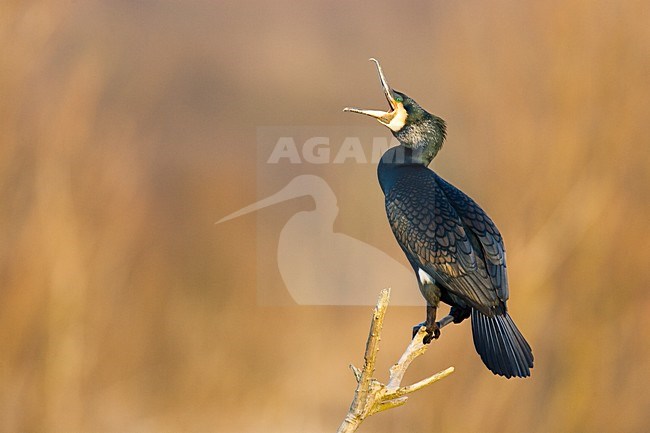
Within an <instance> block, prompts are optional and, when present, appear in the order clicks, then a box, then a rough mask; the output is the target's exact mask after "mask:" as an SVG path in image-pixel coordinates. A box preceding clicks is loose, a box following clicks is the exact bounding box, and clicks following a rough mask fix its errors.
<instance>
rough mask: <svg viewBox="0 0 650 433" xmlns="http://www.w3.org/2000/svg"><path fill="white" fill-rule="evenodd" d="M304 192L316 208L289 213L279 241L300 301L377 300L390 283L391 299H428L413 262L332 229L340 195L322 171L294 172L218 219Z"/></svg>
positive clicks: (285, 276) (284, 272)
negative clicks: (417, 284) (417, 287)
mask: <svg viewBox="0 0 650 433" xmlns="http://www.w3.org/2000/svg"><path fill="white" fill-rule="evenodd" d="M303 196H310V197H312V198H313V200H314V202H315V204H316V206H315V209H313V210H310V211H300V212H298V213H296V214H295V215H293V216H292V217H291V218H289V220H288V221H287V222H286V224H285V225H284V226H283V227H282V229H281V232H280V237H279V242H278V247H277V264H278V270H279V272H280V275H281V277H282V280H283V282H284V284H285V286H286V289H287V291H288V292H289V294H290V295H291V297H292V298H293V300H294V301H295V302H296V303H297V304H299V305H374V304H375V301H376V297H377V290H378V288H381V287H391V288H392V293H393V296H392V299H391V304H393V305H407V306H413V305H424V301H423V300H422V297H421V296H420V295H419V293H418V291H417V290H414V287H413V281H412V274H411V272H412V271H411V270H410V269H409V268H407V267H406V266H404V265H402V264H401V263H400V262H398V261H397V260H395V259H393V258H392V257H391V256H389V255H388V254H386V253H385V252H383V251H382V250H380V249H378V248H376V247H374V246H373V245H370V244H367V243H365V242H363V241H361V240H359V239H355V238H353V237H352V236H348V235H346V234H344V233H337V232H335V231H334V221H335V220H336V217H337V215H338V211H339V209H338V206H337V199H336V195H335V194H334V191H333V190H332V188H331V187H330V186H329V185H328V183H327V182H326V181H325V179H323V178H322V177H319V176H316V175H312V174H307V175H299V176H296V177H294V178H293V179H291V181H289V183H288V184H287V185H286V186H285V187H284V188H282V189H281V190H280V191H278V192H276V193H275V194H273V195H271V196H269V197H266V198H264V199H261V200H259V201H257V202H256V203H253V204H251V205H249V206H246V207H244V208H242V209H240V210H238V211H236V212H234V213H231V214H230V215H227V216H225V217H223V218H222V219H220V220H219V221H217V224H222V223H225V222H226V221H229V220H232V219H234V218H239V217H241V216H244V215H246V214H249V213H251V212H255V211H259V210H261V209H264V208H266V207H268V206H273V205H275V204H279V203H282V202H286V201H288V200H292V199H295V198H298V197H303Z"/></svg>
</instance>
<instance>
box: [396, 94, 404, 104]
mask: <svg viewBox="0 0 650 433" xmlns="http://www.w3.org/2000/svg"><path fill="white" fill-rule="evenodd" d="M395 100H396V101H397V102H404V99H402V97H401V96H399V95H397V96H396V97H395Z"/></svg>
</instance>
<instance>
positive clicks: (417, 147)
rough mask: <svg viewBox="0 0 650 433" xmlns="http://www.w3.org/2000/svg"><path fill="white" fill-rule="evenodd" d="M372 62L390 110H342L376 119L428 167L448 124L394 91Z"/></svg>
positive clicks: (402, 94) (376, 62) (443, 137)
mask: <svg viewBox="0 0 650 433" xmlns="http://www.w3.org/2000/svg"><path fill="white" fill-rule="evenodd" d="M370 60H371V61H373V62H375V64H376V65H377V71H378V72H379V80H380V81H381V85H382V88H383V90H384V95H385V96H386V100H387V101H388V104H389V106H390V111H381V110H362V109H359V108H349V107H348V108H344V109H343V111H347V112H351V113H359V114H365V115H366V116H370V117H374V118H375V119H377V120H378V121H379V123H381V124H382V125H384V126H386V127H388V129H390V130H391V132H392V133H393V135H394V136H395V138H397V140H398V141H399V142H400V143H401V144H402V145H404V146H405V147H407V148H410V149H412V150H413V151H414V152H417V153H418V154H420V155H421V157H422V160H423V162H424V163H425V164H426V165H428V164H429V163H430V162H431V160H432V159H433V158H434V157H435V156H436V154H437V153H438V151H439V150H440V148H441V147H442V143H443V141H444V140H445V136H446V128H445V121H444V120H442V119H441V118H439V117H437V116H434V115H433V114H431V113H429V112H427V111H426V110H425V109H424V108H422V107H421V106H420V105H419V104H418V103H417V102H415V101H414V100H413V99H411V98H410V97H408V96H407V95H405V94H404V93H401V92H398V91H397V90H394V89H392V88H391V87H390V86H389V85H388V82H387V81H386V77H385V76H384V71H383V70H382V68H381V65H380V64H379V62H378V61H377V60H376V59H370Z"/></svg>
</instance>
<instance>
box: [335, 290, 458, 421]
mask: <svg viewBox="0 0 650 433" xmlns="http://www.w3.org/2000/svg"><path fill="white" fill-rule="evenodd" d="M389 299H390V289H389V288H387V289H383V290H382V291H381V293H380V294H379V299H378V300H377V306H376V307H375V310H374V312H373V315H372V322H371V324H370V333H369V335H368V341H367V343H366V353H365V355H364V364H363V369H362V370H359V369H358V368H356V367H355V366H354V365H350V369H352V372H353V374H354V377H355V379H356V381H357V389H356V390H355V391H354V399H353V400H352V404H351V405H350V410H349V411H348V413H347V415H346V416H345V419H344V420H343V422H342V423H341V425H340V426H339V429H338V430H337V433H351V432H354V431H356V430H357V428H358V427H359V425H360V424H361V423H362V422H363V420H364V419H366V418H367V417H369V416H370V415H373V414H375V413H377V412H381V411H384V410H386V409H390V408H393V407H397V406H401V405H403V404H404V403H406V400H407V398H408V396H407V394H410V393H412V392H415V391H417V390H418V389H422V388H424V387H425V386H427V385H430V384H432V383H433V382H437V381H438V380H440V379H442V378H443V377H446V376H448V375H450V374H451V373H453V371H454V367H449V368H448V369H446V370H443V371H441V372H439V373H436V374H434V375H433V376H430V377H428V378H426V379H423V380H421V381H419V382H417V383H414V384H413V385H408V386H401V382H402V379H403V378H404V374H405V373H406V370H407V369H408V367H409V365H410V364H411V362H413V360H414V359H415V358H417V357H418V356H420V355H422V354H423V353H424V352H426V350H427V347H428V345H426V344H424V343H423V342H422V340H423V338H424V336H425V335H426V329H425V328H424V327H421V328H420V330H419V331H418V333H417V334H416V336H415V337H414V338H413V339H412V340H411V343H410V344H409V345H408V347H407V348H406V350H405V351H404V353H403V354H402V356H401V358H400V359H399V361H397V363H396V364H395V365H393V366H392V367H391V368H390V377H389V379H388V384H386V385H384V384H383V383H381V382H379V381H378V380H377V379H375V378H374V377H372V376H373V374H374V372H375V361H376V358H377V352H378V351H379V340H380V336H381V328H382V325H383V323H384V316H385V315H386V309H387V308H388V301H389ZM447 323H448V322H447ZM447 323H441V327H442V326H444V325H446V324H447Z"/></svg>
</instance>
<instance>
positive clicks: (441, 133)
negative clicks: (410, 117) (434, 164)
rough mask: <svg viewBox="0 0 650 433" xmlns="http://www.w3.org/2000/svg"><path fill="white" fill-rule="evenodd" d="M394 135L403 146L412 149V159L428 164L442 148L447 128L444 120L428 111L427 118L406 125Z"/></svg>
mask: <svg viewBox="0 0 650 433" xmlns="http://www.w3.org/2000/svg"><path fill="white" fill-rule="evenodd" d="M394 135H395V137H396V138H397V140H398V141H399V142H400V143H401V144H402V146H404V147H406V148H408V149H411V151H412V153H413V155H412V157H411V159H412V160H414V161H418V162H420V163H421V164H423V165H424V166H427V165H429V164H430V163H431V161H433V158H435V157H436V155H437V154H438V152H439V151H440V149H441V148H442V143H443V142H444V141H445V137H446V135H447V128H446V124H445V121H444V120H442V119H441V118H439V117H437V116H434V115H431V114H428V113H427V116H426V118H425V119H419V121H416V122H413V123H410V124H407V125H405V126H404V127H403V128H402V129H401V130H399V131H397V132H396V133H394Z"/></svg>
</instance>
